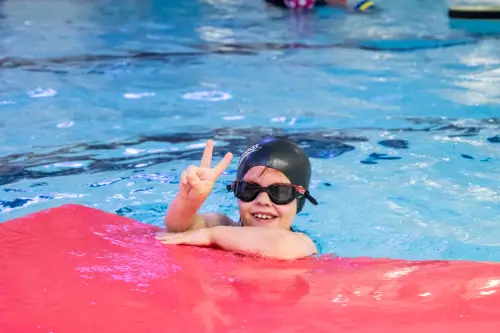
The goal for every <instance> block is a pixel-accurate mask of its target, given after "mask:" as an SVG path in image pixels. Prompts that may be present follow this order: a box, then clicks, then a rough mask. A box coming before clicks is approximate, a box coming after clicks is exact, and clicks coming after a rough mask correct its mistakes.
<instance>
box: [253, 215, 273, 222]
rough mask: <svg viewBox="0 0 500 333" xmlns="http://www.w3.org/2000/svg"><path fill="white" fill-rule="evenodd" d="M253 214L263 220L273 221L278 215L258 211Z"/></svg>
mask: <svg viewBox="0 0 500 333" xmlns="http://www.w3.org/2000/svg"><path fill="white" fill-rule="evenodd" d="M252 216H253V217H254V218H255V219H257V220H261V221H271V220H274V219H275V218H276V217H277V216H274V215H271V214H264V213H256V214H252Z"/></svg>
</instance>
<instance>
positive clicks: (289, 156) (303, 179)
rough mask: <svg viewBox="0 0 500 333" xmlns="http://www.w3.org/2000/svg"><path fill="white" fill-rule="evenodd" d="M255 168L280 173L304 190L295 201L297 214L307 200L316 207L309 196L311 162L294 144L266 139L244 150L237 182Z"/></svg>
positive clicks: (271, 138) (282, 140) (286, 140)
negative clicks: (264, 168)
mask: <svg viewBox="0 0 500 333" xmlns="http://www.w3.org/2000/svg"><path fill="white" fill-rule="evenodd" d="M255 166H265V167H268V168H272V169H276V170H278V171H281V172H282V173H283V174H284V175H285V176H286V177H287V178H288V179H289V180H290V182H291V183H292V184H294V185H299V186H302V187H303V188H305V189H306V194H305V195H304V197H302V198H299V199H297V213H299V212H300V211H301V210H302V208H303V207H304V204H305V199H306V198H307V199H308V200H309V201H310V202H312V203H313V204H315V205H317V204H318V203H317V201H316V200H315V199H314V198H313V197H312V196H311V195H310V194H309V191H308V189H309V183H310V181H311V162H310V161H309V157H308V156H307V154H306V152H305V151H304V150H303V149H302V148H301V147H299V146H298V145H297V144H296V143H294V142H292V141H290V140H288V139H286V138H277V137H266V138H263V139H260V140H259V141H257V142H256V143H254V144H252V145H250V146H248V147H247V149H245V151H244V152H243V154H242V155H241V157H240V161H239V164H238V173H237V175H236V179H237V180H242V179H243V177H245V175H246V173H247V172H248V170H250V169H251V168H253V167H255Z"/></svg>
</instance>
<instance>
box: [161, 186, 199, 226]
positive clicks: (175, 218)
mask: <svg viewBox="0 0 500 333" xmlns="http://www.w3.org/2000/svg"><path fill="white" fill-rule="evenodd" d="M202 205H203V202H189V201H187V200H185V199H184V198H182V197H181V196H179V195H178V196H176V197H175V199H174V200H172V202H171V203H170V205H169V207H168V209H167V213H166V214H165V227H166V228H167V230H168V231H170V232H182V231H186V230H187V229H189V228H190V227H191V226H193V225H195V224H197V223H199V222H200V221H201V219H202V218H201V216H200V215H198V210H199V209H200V208H201V206H202Z"/></svg>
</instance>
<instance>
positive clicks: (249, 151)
mask: <svg viewBox="0 0 500 333" xmlns="http://www.w3.org/2000/svg"><path fill="white" fill-rule="evenodd" d="M261 148H262V147H261V146H260V145H259V144H256V145H253V146H251V147H248V148H247V149H246V150H245V151H244V152H243V154H242V155H241V157H240V161H239V162H238V165H240V164H241V161H243V159H244V158H245V157H247V156H248V155H250V154H251V153H253V152H255V151H258V150H260V149H261Z"/></svg>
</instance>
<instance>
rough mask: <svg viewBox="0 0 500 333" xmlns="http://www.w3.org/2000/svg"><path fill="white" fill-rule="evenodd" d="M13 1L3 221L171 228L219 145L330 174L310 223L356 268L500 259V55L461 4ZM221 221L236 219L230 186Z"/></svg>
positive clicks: (2, 152)
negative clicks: (176, 209) (187, 175)
mask: <svg viewBox="0 0 500 333" xmlns="http://www.w3.org/2000/svg"><path fill="white" fill-rule="evenodd" d="M378 3H379V4H380V6H381V8H382V9H383V10H382V11H381V12H380V13H375V14H373V15H353V14H349V13H347V12H345V11H343V10H339V9H332V8H329V9H327V8H322V9H319V10H317V11H315V12H312V13H309V14H307V15H304V14H298V13H296V14H293V13H290V12H287V11H282V10H280V9H276V8H270V7H268V6H266V5H265V4H264V3H261V2H260V1H245V0H199V1H195V0H186V1H181V2H177V1H175V2H174V1H167V0H163V1H160V0H147V1H134V0H122V1H112V0H106V1H78V0H51V1H49V0H41V1H36V2H31V1H23V0H18V1H1V2H0V25H1V26H2V29H1V32H0V35H1V39H0V40H1V44H0V53H1V56H2V61H1V62H0V73H1V74H2V80H1V81H0V221H5V220H8V219H11V218H15V217H19V216H23V215H26V214H28V213H32V212H35V211H38V210H42V209H46V208H49V207H55V206H58V205H61V204H65V203H79V204H84V205H88V206H92V207H97V208H100V209H103V210H106V211H109V212H116V213H118V214H121V215H124V216H129V217H132V218H135V219H138V220H140V221H143V222H146V223H150V224H155V225H162V223H163V221H162V220H163V216H164V214H165V211H166V209H167V207H168V204H169V202H170V201H171V200H172V198H173V197H174V196H175V194H176V191H177V188H178V180H179V175H180V173H181V171H182V170H183V169H184V168H185V167H187V166H188V165H189V164H192V163H197V162H198V161H199V159H200V157H201V153H202V149H203V145H204V142H205V141H206V139H208V138H214V139H215V141H216V144H217V146H216V158H221V156H222V155H223V154H224V153H225V152H226V151H231V152H233V153H234V154H235V155H239V154H240V153H241V152H242V151H243V149H244V148H245V146H246V145H247V144H248V143H249V141H251V140H254V139H256V138H258V137H260V136H263V135H267V134H279V135H287V136H289V137H291V138H293V139H295V140H297V142H299V143H300V144H301V145H302V146H303V147H304V148H305V149H306V150H307V152H308V153H309V154H310V156H311V158H312V163H313V171H314V172H313V181H312V189H311V192H312V193H313V195H314V196H315V197H316V199H318V201H319V206H312V205H307V204H306V207H305V209H304V211H303V212H302V213H301V214H300V215H299V216H298V217H297V220H296V226H297V227H299V228H300V229H303V230H306V231H307V232H308V233H309V234H310V235H311V236H312V237H314V238H316V239H317V240H318V242H319V243H320V244H321V246H322V248H323V252H324V253H336V254H339V255H341V256H349V257H354V256H372V257H396V258H407V259H466V260H494V261H498V260H500V249H499V246H500V217H499V216H500V208H499V207H500V204H499V203H500V194H499V190H500V179H499V177H498V175H499V171H500V164H499V161H500V129H499V128H500V116H499V111H498V110H499V105H500V90H499V89H497V87H498V84H499V82H500V60H499V58H498V54H499V52H500V41H498V40H497V39H496V36H495V35H483V36H479V35H470V34H469V33H468V32H466V31H461V30H458V29H453V28H452V27H450V25H449V22H448V19H447V17H446V3H445V2H443V1H434V0H427V1H424V0H421V1H417V0H413V1H404V2H402V1H396V0H385V1H379V2H378ZM236 161H237V158H235V159H234V160H233V162H232V164H231V165H230V167H229V169H228V170H227V172H226V173H225V174H224V175H223V176H222V177H221V179H220V182H218V183H217V185H216V188H215V189H214V193H213V195H212V196H211V197H210V198H209V200H208V201H207V202H206V204H205V205H204V207H203V210H204V211H207V212H208V211H224V212H227V213H228V214H229V215H230V216H232V217H235V218H236V213H237V210H236V207H237V206H236V200H235V198H234V197H233V196H232V195H231V194H230V193H227V191H226V190H225V187H224V185H225V184H226V183H227V182H229V181H231V180H232V179H233V178H234V173H235V168H236Z"/></svg>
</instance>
